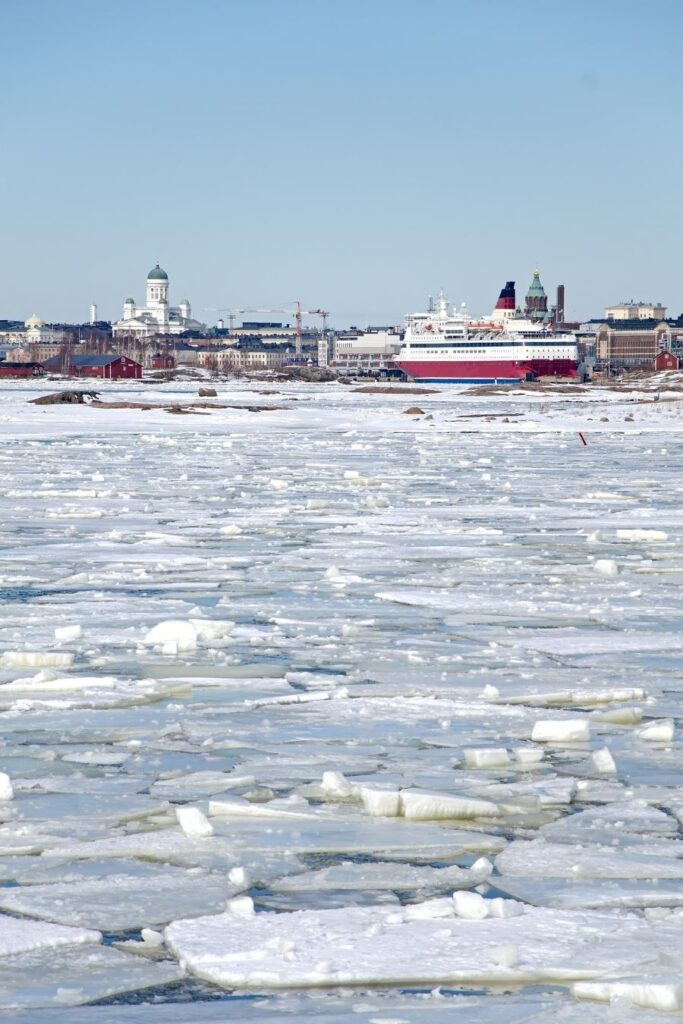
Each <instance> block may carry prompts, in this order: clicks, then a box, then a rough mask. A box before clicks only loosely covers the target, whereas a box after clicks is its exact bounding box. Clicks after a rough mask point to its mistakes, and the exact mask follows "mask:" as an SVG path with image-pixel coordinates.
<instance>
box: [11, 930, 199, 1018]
mask: <svg viewBox="0 0 683 1024" xmlns="http://www.w3.org/2000/svg"><path fill="white" fill-rule="evenodd" d="M184 973H185V972H184V971H183V969H182V968H181V967H180V966H179V965H178V964H177V963H175V962H173V961H166V962H163V963H151V962H150V961H148V960H145V959H143V958H142V957H138V956H131V955H130V954H127V953H122V952H120V951H119V950H117V949H111V948H110V947H106V946H93V945H87V946H72V945H69V946H61V947H60V948H59V949H49V950H45V949H38V950H35V951H32V952H28V953H20V954H14V955H12V956H0V1010H14V1009H25V1008H29V1007H50V1006H79V1005H82V1004H83V1003H89V1002H92V1001H93V1000H96V999H104V998H106V997H108V996H113V995H118V994H120V993H124V992H138V991H142V990H144V989H147V988H153V987H156V986H163V985H168V984H172V983H173V982H175V981H179V980H180V979H181V978H182V977H183V975H184ZM19 1019H21V1018H19Z"/></svg>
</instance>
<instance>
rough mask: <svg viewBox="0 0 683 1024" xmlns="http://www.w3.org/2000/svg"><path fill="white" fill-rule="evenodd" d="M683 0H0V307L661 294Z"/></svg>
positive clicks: (369, 312) (373, 315) (369, 315)
mask: <svg viewBox="0 0 683 1024" xmlns="http://www.w3.org/2000/svg"><path fill="white" fill-rule="evenodd" d="M682 28H683V3H681V2H680V0H651V2H650V3H645V2H644V0H622V2H617V0H592V2H588V0H571V2H555V0H546V2H545V3H540V2H538V0H535V2H531V0H518V2H511V0H508V2H504V0H460V2H458V0H421V2H417V0H413V2H406V0H344V2H341V0H163V2H161V0H2V2H1V3H0V39H2V61H1V62H0V116H1V118H2V140H3V145H2V150H1V155H0V189H1V192H0V194H1V195H2V199H3V203H2V219H1V221H0V226H1V230H0V239H1V240H2V244H1V245H0V317H25V316H28V315H29V314H30V313H32V312H34V311H35V312H38V313H39V315H41V316H42V317H43V318H44V319H46V320H60V319H67V320H74V319H80V318H85V317H86V316H87V309H88V305H89V303H90V302H93V301H95V302H97V303H98V306H99V310H100V315H101V316H105V317H107V318H111V317H114V318H115V317H117V316H119V315H120V310H121V304H122V302H123V300H124V298H125V297H126V296H127V295H129V294H130V295H133V296H134V298H135V299H136V300H137V301H138V302H140V301H142V300H143V298H144V279H145V276H146V272H147V270H148V269H149V268H150V267H151V266H152V265H153V264H154V263H155V262H156V261H157V260H159V261H160V262H161V264H162V266H164V267H165V269H166V270H167V271H168V273H169V277H170V280H171V301H172V302H177V301H179V300H180V299H181V298H183V297H185V296H187V297H189V298H190V299H191V301H192V303H193V310H194V313H195V315H197V316H198V317H199V318H200V319H207V320H209V321H212V320H213V319H215V316H216V314H215V313H213V312H210V311H208V310H209V308H211V307H231V306H233V307H245V306H270V305H273V306H274V305H280V304H285V303H287V302H289V301H291V300H292V299H295V298H301V300H302V301H303V303H304V304H305V305H306V306H309V307H310V308H313V307H317V306H324V307H325V308H327V309H329V310H331V311H332V312H333V313H334V314H335V316H336V318H337V322H339V323H349V322H352V323H364V322H367V321H368V320H370V321H373V322H382V321H395V320H398V319H400V318H401V317H402V315H403V313H404V312H406V311H407V310H409V309H413V308H422V306H423V305H424V302H425V300H426V296H427V294H428V293H430V292H434V291H436V290H438V288H439V287H442V286H443V287H444V288H445V289H446V291H447V292H448V294H449V297H450V298H452V299H453V300H457V301H463V300H467V302H468V305H469V306H470V308H471V309H472V311H473V312H476V313H481V312H484V311H487V310H489V309H490V308H491V307H492V306H493V304H494V302H495V299H496V297H497V294H498V291H499V289H500V288H501V286H502V284H503V282H504V281H505V280H506V279H508V278H514V279H515V280H516V281H517V283H518V291H521V292H522V293H523V292H524V291H525V289H526V286H527V284H528V282H529V280H530V278H531V273H532V271H533V268H534V266H535V265H538V266H539V267H540V269H541V273H542V279H543V281H544V283H545V285H546V288H547V290H548V291H549V292H550V291H551V289H552V290H554V287H555V285H556V284H557V283H558V282H560V281H563V282H564V283H565V285H566V288H567V312H568V314H570V315H574V316H577V317H579V316H581V317H588V316H595V315H600V313H601V310H602V307H603V305H604V304H606V303H612V302H615V301H618V300H620V299H623V298H631V297H633V298H635V299H638V298H642V299H652V300H659V301H663V302H664V303H665V304H667V305H668V306H669V308H670V310H671V311H672V312H674V313H675V314H678V313H679V312H681V311H683V272H682V271H683V266H682V264H683V254H682V252H681V246H680V238H681V166H682V165H683V139H682V136H681V132H680V106H681V98H682V96H683V90H682V88H681V86H682V79H683V71H682V70H681V66H682V62H681V59H680V44H681V29H682Z"/></svg>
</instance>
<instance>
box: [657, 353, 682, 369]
mask: <svg viewBox="0 0 683 1024" xmlns="http://www.w3.org/2000/svg"><path fill="white" fill-rule="evenodd" d="M677 369H678V356H675V355H674V354H673V352H670V351H669V349H668V348H665V349H663V350H662V351H661V352H660V353H659V354H658V355H657V357H656V358H655V370H677Z"/></svg>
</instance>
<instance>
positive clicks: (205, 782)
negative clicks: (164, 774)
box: [150, 771, 256, 800]
mask: <svg viewBox="0 0 683 1024" xmlns="http://www.w3.org/2000/svg"><path fill="white" fill-rule="evenodd" d="M255 782H256V779H255V778H254V776H253V775H241V774H234V775H232V774H229V773H228V772H217V771H203V772H188V773H187V774H183V775H177V776H174V777H173V778H171V779H158V780H157V781H156V782H155V783H154V785H152V786H151V787H150V793H151V794H152V796H156V797H162V798H164V799H167V800H200V799H201V798H202V797H206V796H213V795H214V794H215V793H225V791H226V790H229V789H242V788H245V787H248V786H253V785H254V784H255Z"/></svg>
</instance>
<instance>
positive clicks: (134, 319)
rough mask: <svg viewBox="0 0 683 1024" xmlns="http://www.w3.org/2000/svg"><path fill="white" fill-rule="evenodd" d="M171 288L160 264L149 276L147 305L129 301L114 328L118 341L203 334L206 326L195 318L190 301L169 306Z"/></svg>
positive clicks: (186, 300)
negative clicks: (187, 332)
mask: <svg viewBox="0 0 683 1024" xmlns="http://www.w3.org/2000/svg"><path fill="white" fill-rule="evenodd" d="M168 288H169V282H168V274H167V273H166V271H165V270H163V269H162V268H161V267H160V266H159V264H158V263H157V265H156V266H155V267H152V269H151V270H150V272H149V274H148V275H147V296H146V298H147V301H146V304H145V305H144V306H137V305H136V303H135V299H133V298H128V299H126V301H125V302H124V304H123V316H122V317H121V319H120V320H117V321H116V323H115V324H114V325H113V328H112V330H113V333H114V337H117V336H119V337H121V336H128V337H136V338H153V337H154V336H155V335H158V334H182V333H183V332H184V331H203V330H204V329H205V327H206V325H205V324H202V323H200V322H199V321H198V320H194V319H193V318H192V308H191V306H190V302H189V300H188V299H183V300H182V301H181V302H180V303H179V304H178V305H177V306H169V303H168Z"/></svg>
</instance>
